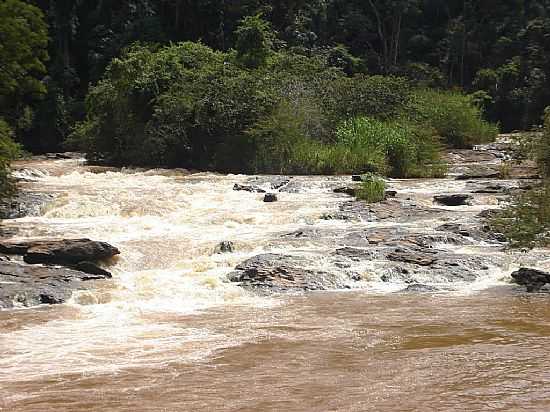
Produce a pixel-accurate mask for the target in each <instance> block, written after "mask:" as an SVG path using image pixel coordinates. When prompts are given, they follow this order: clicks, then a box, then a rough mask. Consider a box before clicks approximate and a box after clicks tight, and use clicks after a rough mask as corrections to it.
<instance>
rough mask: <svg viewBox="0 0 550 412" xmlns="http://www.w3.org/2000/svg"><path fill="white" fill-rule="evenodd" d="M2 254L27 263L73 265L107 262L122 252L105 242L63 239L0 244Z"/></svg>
mask: <svg viewBox="0 0 550 412" xmlns="http://www.w3.org/2000/svg"><path fill="white" fill-rule="evenodd" d="M0 253H5V254H8V255H23V260H24V261H25V262H26V263H49V264H60V265H73V264H77V263H80V262H85V261H92V262H96V261H99V260H105V259H108V258H111V257H113V256H115V255H118V254H120V251H119V250H118V249H117V248H116V247H114V246H111V245H109V244H108V243H105V242H96V241H93V240H90V239H63V240H36V241H28V242H16V243H14V242H0Z"/></svg>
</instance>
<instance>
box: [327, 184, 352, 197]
mask: <svg viewBox="0 0 550 412" xmlns="http://www.w3.org/2000/svg"><path fill="white" fill-rule="evenodd" d="M333 192H334V193H341V194H344V195H348V196H355V194H356V193H357V190H356V189H355V188H354V187H349V186H343V187H337V188H336V189H334V190H333Z"/></svg>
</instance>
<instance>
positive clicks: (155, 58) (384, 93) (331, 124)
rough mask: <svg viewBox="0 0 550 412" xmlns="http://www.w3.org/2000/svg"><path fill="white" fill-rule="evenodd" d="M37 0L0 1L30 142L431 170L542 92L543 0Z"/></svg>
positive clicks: (195, 162) (120, 157) (257, 162)
mask: <svg viewBox="0 0 550 412" xmlns="http://www.w3.org/2000/svg"><path fill="white" fill-rule="evenodd" d="M32 4H34V2H30V1H29V2H25V1H22V0H6V1H4V2H2V3H1V4H0V39H1V41H2V47H0V53H1V55H0V58H1V61H2V62H3V70H2V72H1V73H0V94H1V98H0V117H1V118H3V119H4V120H5V121H6V122H7V124H8V125H9V127H10V128H11V129H12V130H13V136H14V139H15V140H16V141H17V142H19V143H21V144H22V145H23V146H24V147H25V148H26V149H27V150H29V151H30V152H34V153H39V152H45V151H56V150H62V149H65V148H67V147H74V148H78V149H83V150H86V151H87V153H88V155H89V157H90V158H91V159H92V160H95V161H103V162H109V163H113V164H120V165H122V164H124V165H143V166H159V165H160V166H167V167H170V166H183V167H193V168H200V169H215V170H219V171H242V172H265V173H268V172H269V173H351V172H354V173H361V172H367V171H376V172H378V173H381V174H389V175H391V176H403V177H412V176H437V175H441V174H443V173H444V168H443V167H442V166H441V164H440V163H441V162H440V160H439V157H440V156H439V153H440V148H441V147H442V146H451V147H469V146H471V145H474V144H476V143H480V142H485V141H489V140H491V139H492V138H493V137H494V136H495V134H496V131H497V128H496V126H495V124H499V125H500V127H501V129H502V130H504V131H509V130H513V129H527V128H530V127H531V126H532V125H536V124H538V123H540V121H541V120H540V119H541V114H542V112H543V109H544V107H546V106H547V105H548V104H549V103H550V95H549V92H548V90H550V72H549V71H548V70H549V69H548V68H549V67H550V61H549V60H548V59H549V57H548V56H550V53H548V47H549V46H548V42H547V41H546V39H547V37H548V33H549V32H550V19H549V18H548V16H547V13H546V11H547V10H548V8H549V6H550V4H548V2H547V1H546V0H544V1H540V0H537V1H529V2H527V1H516V0H514V1H505V2H500V3H499V4H498V5H495V4H492V3H485V2H477V1H462V0H461V1H445V2H440V1H435V2H434V1H427V0H412V1H411V0H407V1H393V0H392V1H386V0H377V1H356V0H329V1H308V2H305V1H297V0H281V1H276V2H272V1H265V0H238V1H232V2H211V1H210V0H196V1H185V0H174V1H162V2H161V1H158V0H139V1H136V0H123V1H119V2H112V1H104V2H95V1H88V0H84V1H79V2H60V1H44V2H36V3H35V4H36V6H33V5H32ZM5 62H6V63H5ZM373 131H376V133H380V136H382V137H381V138H380V139H378V138H377V137H376V136H374V135H373V133H374V132H373ZM373 136H374V137H373Z"/></svg>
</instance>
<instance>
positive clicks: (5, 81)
mask: <svg viewBox="0 0 550 412" xmlns="http://www.w3.org/2000/svg"><path fill="white" fill-rule="evenodd" d="M0 39H1V42H2V43H1V47H0V62H2V63H1V64H2V68H1V70H0V95H4V96H6V95H14V94H16V95H19V96H24V95H27V94H30V95H36V94H38V95H40V94H43V93H45V91H46V90H45V87H44V85H43V84H42V83H41V82H40V80H39V78H38V76H39V75H43V74H44V73H45V72H46V67H45V65H44V62H45V61H46V60H47V59H48V53H47V46H48V32H47V27H46V23H45V21H44V16H43V14H42V12H41V11H40V9H39V8H37V7H35V6H32V5H30V4H27V3H26V2H23V1H20V0H3V1H2V2H0Z"/></svg>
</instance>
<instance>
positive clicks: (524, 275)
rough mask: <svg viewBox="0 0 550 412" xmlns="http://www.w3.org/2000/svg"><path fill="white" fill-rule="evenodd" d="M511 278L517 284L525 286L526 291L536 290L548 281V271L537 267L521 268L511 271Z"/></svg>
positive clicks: (549, 281) (549, 275)
mask: <svg viewBox="0 0 550 412" xmlns="http://www.w3.org/2000/svg"><path fill="white" fill-rule="evenodd" d="M512 278H513V279H514V281H515V282H516V283H517V284H518V285H524V286H526V287H527V292H538V291H539V290H540V289H541V288H542V287H543V286H544V285H546V284H547V283H550V273H547V272H543V271H542V270H537V269H529V268H521V269H519V270H517V271H515V272H514V273H512Z"/></svg>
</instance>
